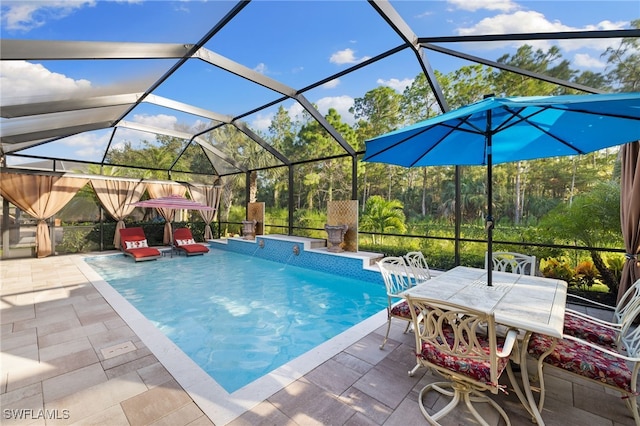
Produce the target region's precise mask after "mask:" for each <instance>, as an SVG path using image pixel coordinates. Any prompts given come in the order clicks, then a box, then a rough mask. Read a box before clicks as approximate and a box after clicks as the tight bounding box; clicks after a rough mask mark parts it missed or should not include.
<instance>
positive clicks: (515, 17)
mask: <svg viewBox="0 0 640 426" xmlns="http://www.w3.org/2000/svg"><path fill="white" fill-rule="evenodd" d="M627 24H628V23H627V22H611V21H602V22H599V23H597V24H593V25H587V26H585V27H582V28H578V27H571V26H568V25H565V24H563V23H561V22H560V21H557V20H556V21H549V20H548V19H547V18H546V17H545V16H544V15H543V14H542V13H540V12H536V11H516V12H514V13H509V14H505V13H502V14H498V15H496V16H493V17H491V18H485V19H482V20H481V21H480V22H478V23H477V24H475V25H473V26H471V27H466V28H458V29H457V30H456V31H457V33H458V34H459V35H485V34H517V33H547V32H562V31H593V30H605V29H606V30H612V29H621V28H625V26H626V25H627ZM554 43H556V42H555V41H552V40H529V41H513V42H504V43H474V44H473V46H474V47H475V48H483V49H504V47H505V45H506V46H511V47H518V46H521V45H523V44H529V45H531V46H533V47H534V48H536V49H542V50H547V49H548V48H549V47H550V46H551V45H552V44H554ZM617 43H619V40H616V39H582V40H579V39H576V40H559V41H557V44H558V45H559V46H560V48H561V49H563V51H565V52H566V51H574V50H577V49H582V48H589V49H594V50H596V51H599V52H603V51H604V50H605V49H606V48H607V47H609V46H612V45H616V44H617Z"/></svg>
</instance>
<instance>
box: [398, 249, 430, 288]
mask: <svg viewBox="0 0 640 426" xmlns="http://www.w3.org/2000/svg"><path fill="white" fill-rule="evenodd" d="M404 258H405V260H406V261H407V264H408V265H409V269H410V270H411V277H412V278H413V284H414V285H416V284H419V283H421V282H425V281H427V280H430V279H431V272H430V271H429V265H428V264H427V260H426V259H425V258H424V254H423V253H422V252H421V251H410V252H409V253H407V254H405V255H404Z"/></svg>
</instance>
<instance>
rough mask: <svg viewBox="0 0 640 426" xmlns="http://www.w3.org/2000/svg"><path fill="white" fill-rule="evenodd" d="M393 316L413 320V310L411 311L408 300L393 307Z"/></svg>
mask: <svg viewBox="0 0 640 426" xmlns="http://www.w3.org/2000/svg"><path fill="white" fill-rule="evenodd" d="M391 316H394V317H400V318H406V319H408V320H411V310H410V309H409V304H408V303H407V301H406V300H403V301H402V302H398V303H396V304H395V305H393V306H392V307H391Z"/></svg>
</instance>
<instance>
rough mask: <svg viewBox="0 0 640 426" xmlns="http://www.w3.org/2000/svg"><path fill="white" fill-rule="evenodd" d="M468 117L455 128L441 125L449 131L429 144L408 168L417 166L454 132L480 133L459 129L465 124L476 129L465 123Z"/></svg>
mask: <svg viewBox="0 0 640 426" xmlns="http://www.w3.org/2000/svg"><path fill="white" fill-rule="evenodd" d="M469 117H470V116H466V117H465V118H464V119H461V120H460V122H459V123H458V124H457V125H455V126H450V125H448V124H446V123H442V127H446V128H448V129H449V131H448V132H447V133H446V134H444V135H442V136H441V137H440V138H439V139H438V140H437V141H436V142H435V143H433V144H431V146H430V147H429V149H427V150H426V151H424V152H423V153H422V154H421V155H419V156H418V158H417V159H416V160H415V161H413V162H412V163H411V164H410V165H409V167H414V166H415V165H416V164H417V163H418V162H419V161H420V160H421V159H422V158H424V157H425V156H426V155H427V154H429V153H430V152H431V150H433V149H434V148H435V147H436V146H438V145H439V144H440V142H442V141H443V140H444V139H446V138H447V137H448V136H449V135H450V134H451V133H452V132H454V131H459V132H468V133H474V134H475V133H482V131H481V130H479V129H478V131H477V132H474V131H472V130H468V129H461V128H460V126H462V124H464V123H466V124H468V125H469V126H471V127H473V128H475V129H477V127H476V126H474V125H473V124H472V123H470V122H468V121H467V119H468V118H469ZM431 128H433V127H429V128H427V129H431ZM425 130H426V129H425ZM420 133H422V132H420ZM415 136H416V135H414V136H413V137H415ZM407 139H410V138H407ZM405 140H406V139H405Z"/></svg>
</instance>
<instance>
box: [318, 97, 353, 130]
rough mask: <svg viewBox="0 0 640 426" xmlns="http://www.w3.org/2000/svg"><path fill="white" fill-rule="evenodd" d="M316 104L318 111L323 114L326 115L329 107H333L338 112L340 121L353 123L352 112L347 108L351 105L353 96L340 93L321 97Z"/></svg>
mask: <svg viewBox="0 0 640 426" xmlns="http://www.w3.org/2000/svg"><path fill="white" fill-rule="evenodd" d="M316 105H318V111H320V114H322V115H323V116H324V115H327V113H328V112H329V109H330V108H333V109H335V110H336V111H337V112H338V114H340V117H341V118H342V121H344V122H345V123H349V124H351V125H352V124H354V123H355V119H354V118H353V114H351V113H350V112H349V108H351V107H352V106H353V98H352V97H351V96H347V95H342V96H333V97H326V98H322V99H319V100H318V101H317V102H316Z"/></svg>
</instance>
